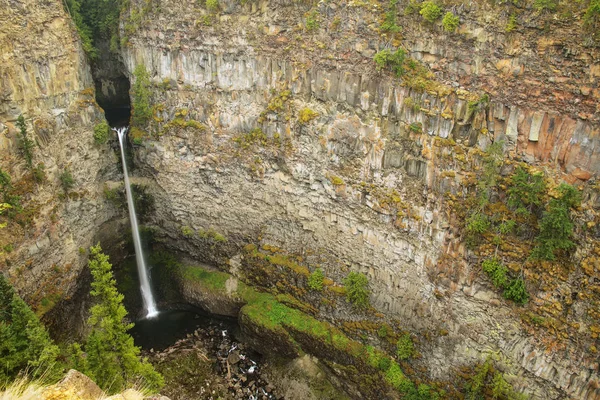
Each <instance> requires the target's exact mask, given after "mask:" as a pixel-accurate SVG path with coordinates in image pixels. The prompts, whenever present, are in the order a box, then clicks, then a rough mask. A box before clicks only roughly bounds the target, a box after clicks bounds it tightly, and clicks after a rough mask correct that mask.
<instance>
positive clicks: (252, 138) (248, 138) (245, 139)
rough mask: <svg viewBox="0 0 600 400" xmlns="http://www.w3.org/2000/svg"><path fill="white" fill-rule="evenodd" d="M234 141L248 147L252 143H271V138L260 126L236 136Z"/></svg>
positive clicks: (264, 144) (242, 146)
mask: <svg viewBox="0 0 600 400" xmlns="http://www.w3.org/2000/svg"><path fill="white" fill-rule="evenodd" d="M233 141H234V142H235V143H237V144H238V145H239V146H240V147H241V148H242V149H247V148H249V147H250V146H252V145H255V144H256V145H259V146H266V145H268V144H269V138H268V137H267V135H265V133H264V132H263V131H262V129H260V128H255V129H252V130H251V131H250V132H248V133H244V134H242V135H239V136H236V137H234V138H233Z"/></svg>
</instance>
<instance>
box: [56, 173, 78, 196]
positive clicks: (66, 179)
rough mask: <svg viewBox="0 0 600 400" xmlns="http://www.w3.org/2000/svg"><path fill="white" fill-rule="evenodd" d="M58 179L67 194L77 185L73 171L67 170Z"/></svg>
mask: <svg viewBox="0 0 600 400" xmlns="http://www.w3.org/2000/svg"><path fill="white" fill-rule="evenodd" d="M58 178H59V179H60V185H61V186H62V188H63V190H64V191H65V193H66V192H68V191H69V190H70V189H71V188H72V187H73V185H75V179H73V175H71V171H70V170H69V169H68V168H65V170H64V171H63V172H62V173H61V174H60V175H59V177H58Z"/></svg>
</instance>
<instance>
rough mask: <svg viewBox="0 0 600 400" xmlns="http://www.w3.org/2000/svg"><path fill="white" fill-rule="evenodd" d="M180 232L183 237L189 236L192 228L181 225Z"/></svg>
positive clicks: (192, 231) (192, 232) (191, 233)
mask: <svg viewBox="0 0 600 400" xmlns="http://www.w3.org/2000/svg"><path fill="white" fill-rule="evenodd" d="M181 234H182V235H183V236H185V237H191V236H192V235H193V234H194V230H193V229H192V228H190V227H189V226H187V225H184V226H182V227H181Z"/></svg>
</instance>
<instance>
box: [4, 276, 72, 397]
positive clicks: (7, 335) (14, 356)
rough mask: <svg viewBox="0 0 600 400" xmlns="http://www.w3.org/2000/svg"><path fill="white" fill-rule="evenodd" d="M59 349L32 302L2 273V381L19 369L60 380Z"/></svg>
mask: <svg viewBox="0 0 600 400" xmlns="http://www.w3.org/2000/svg"><path fill="white" fill-rule="evenodd" d="M58 356H59V349H58V347H57V346H56V345H55V344H54V343H53V342H52V339H50V335H49V334H48V331H47V330H46V328H45V327H44V326H43V325H42V323H41V322H40V320H39V319H38V317H37V316H36V315H35V314H34V312H33V311H32V310H31V308H29V306H28V305H27V304H26V303H25V302H24V301H23V300H22V299H21V298H20V297H19V295H18V294H17V293H16V292H15V291H14V289H13V288H12V286H11V285H10V283H8V281H7V280H6V278H4V276H3V275H2V274H0V385H1V384H3V383H7V382H9V381H10V380H12V379H14V378H15V377H16V376H17V374H18V373H19V372H24V371H25V372H27V373H28V374H29V375H31V376H32V377H35V378H38V377H41V376H43V377H44V378H45V379H47V380H49V381H53V380H56V379H58V378H59V377H60V374H61V372H62V369H63V368H62V365H61V364H60V363H58V361H57V360H58Z"/></svg>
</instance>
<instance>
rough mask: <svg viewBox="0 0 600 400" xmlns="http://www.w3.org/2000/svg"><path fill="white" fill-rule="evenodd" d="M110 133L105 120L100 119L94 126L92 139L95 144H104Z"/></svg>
mask: <svg viewBox="0 0 600 400" xmlns="http://www.w3.org/2000/svg"><path fill="white" fill-rule="evenodd" d="M109 134H110V127H109V126H108V124H107V123H106V121H102V122H100V123H99V124H97V125H96V126H94V141H95V142H96V144H104V143H106V142H107V141H108V135H109Z"/></svg>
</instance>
